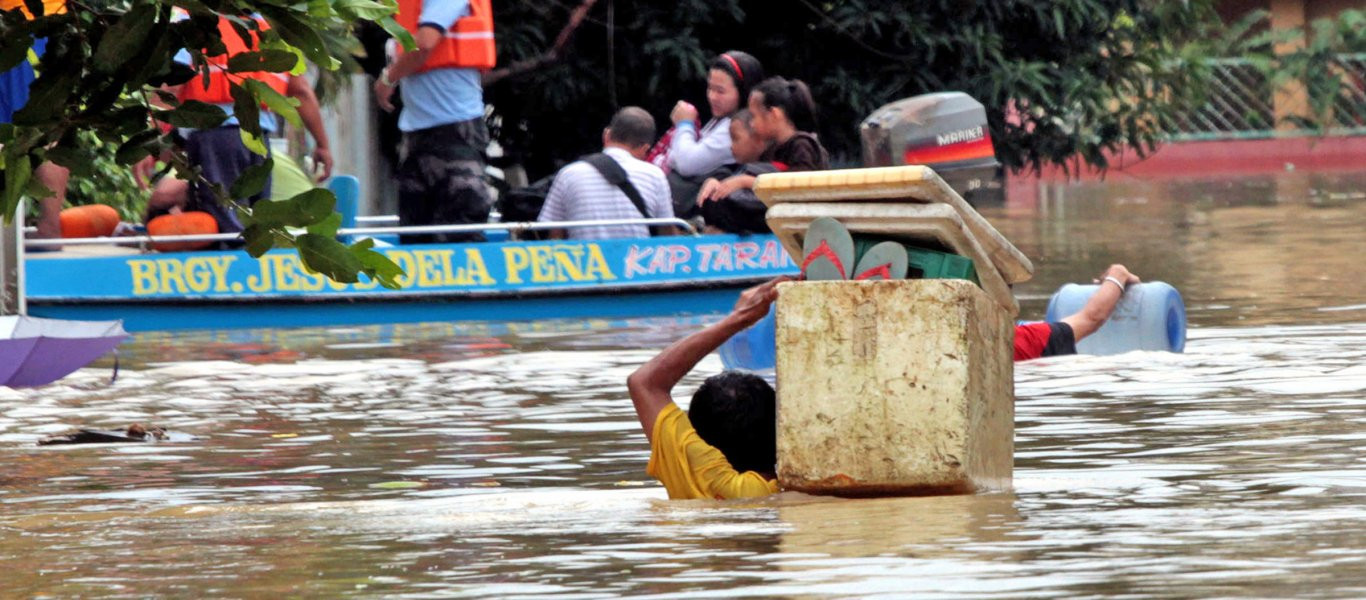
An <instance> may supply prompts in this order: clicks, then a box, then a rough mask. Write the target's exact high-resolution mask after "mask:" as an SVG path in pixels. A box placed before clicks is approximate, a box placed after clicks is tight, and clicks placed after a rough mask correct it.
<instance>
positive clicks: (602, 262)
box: [583, 244, 617, 281]
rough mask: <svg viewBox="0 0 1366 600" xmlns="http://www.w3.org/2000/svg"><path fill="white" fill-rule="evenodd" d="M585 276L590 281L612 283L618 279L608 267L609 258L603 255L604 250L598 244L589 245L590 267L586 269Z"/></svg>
mask: <svg viewBox="0 0 1366 600" xmlns="http://www.w3.org/2000/svg"><path fill="white" fill-rule="evenodd" d="M583 274H584V276H585V277H587V278H588V279H589V280H590V281H611V280H613V279H616V278H617V276H616V275H614V274H612V268H611V267H609V266H607V258H606V257H604V256H603V255H602V248H601V247H599V246H598V245H597V244H588V266H587V267H585V268H584V270H583Z"/></svg>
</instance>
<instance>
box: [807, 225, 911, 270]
mask: <svg viewBox="0 0 1366 600" xmlns="http://www.w3.org/2000/svg"><path fill="white" fill-rule="evenodd" d="M802 254H803V255H805V257H806V258H805V259H804V260H803V261H802V274H803V275H804V276H805V278H806V279H807V280H808V281H838V280H842V279H848V280H852V281H865V280H877V279H905V278H906V270H907V269H908V268H909V267H910V264H909V263H910V259H909V258H908V257H907V256H906V248H905V247H904V246H902V245H901V244H898V243H896V242H880V243H878V244H875V245H873V247H871V248H869V249H868V250H867V251H866V252H864V253H863V256H859V257H857V263H855V257H854V238H853V237H852V236H850V235H849V230H848V229H846V228H845V227H844V224H842V223H840V222H839V221H836V220H834V219H832V218H830V217H821V218H819V219H816V220H814V221H812V222H811V225H810V226H809V227H807V229H806V238H805V239H804V240H803V241H802ZM850 265H853V270H852V271H850V270H849V266H850Z"/></svg>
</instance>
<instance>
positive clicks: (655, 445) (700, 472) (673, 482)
mask: <svg viewBox="0 0 1366 600" xmlns="http://www.w3.org/2000/svg"><path fill="white" fill-rule="evenodd" d="M645 472H646V473H649V474H650V476H651V477H654V478H655V479H658V480H659V482H660V483H663V484H664V489H666V490H669V499H671V500H692V499H699V498H714V499H716V500H726V499H729V498H757V497H759V496H767V495H769V494H776V493H778V482H777V481H773V480H770V479H765V478H764V476H763V475H760V474H758V473H755V472H754V471H745V472H744V473H739V472H736V470H735V468H734V467H731V466H730V461H727V460H726V455H724V454H721V451H720V450H717V449H716V448H714V447H713V446H712V445H711V444H708V443H706V442H704V441H702V438H701V437H699V436H698V435H697V431H696V430H694V429H693V428H692V421H689V420H688V415H687V414H685V413H684V412H683V411H682V410H680V409H679V408H678V405H677V404H674V403H672V402H670V403H669V405H668V406H666V407H664V410H661V411H659V417H657V418H656V419H655V433H654V440H653V441H652V442H651V443H650V464H649V466H647V467H646V468H645Z"/></svg>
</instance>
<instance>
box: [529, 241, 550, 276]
mask: <svg viewBox="0 0 1366 600" xmlns="http://www.w3.org/2000/svg"><path fill="white" fill-rule="evenodd" d="M528 250H529V251H530V252H531V281H533V282H535V283H553V282H554V281H555V256H554V254H552V252H553V250H552V249H551V248H550V247H549V246H532V247H530V248H528Z"/></svg>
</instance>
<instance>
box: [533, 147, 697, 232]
mask: <svg viewBox="0 0 1366 600" xmlns="http://www.w3.org/2000/svg"><path fill="white" fill-rule="evenodd" d="M603 153H605V154H607V156H610V157H612V159H613V160H615V161H617V164H619V165H621V168H622V169H624V170H625V171H626V177H627V178H628V179H630V180H631V184H632V185H634V186H635V187H636V190H637V191H639V192H640V197H641V198H642V199H643V200H645V207H646V208H648V209H649V211H650V214H649V215H648V216H650V217H651V218H656V219H667V218H672V217H673V216H674V207H673V200H672V197H671V196H670V194H669V182H668V181H667V180H666V179H665V178H664V171H661V170H660V169H659V167H656V166H654V165H652V164H650V163H647V162H645V161H643V160H638V159H636V158H635V157H633V156H631V153H630V152H627V151H626V150H623V149H621V148H607V149H606V150H603ZM639 218H641V214H640V211H639V210H636V206H635V204H632V203H631V199H630V198H628V197H626V193H625V192H623V191H621V188H618V187H617V186H615V185H612V184H610V183H608V182H607V179H606V178H604V177H603V176H602V174H601V173H599V172H598V170H597V169H596V168H594V167H593V165H590V164H588V163H586V162H584V161H581V160H580V161H575V162H573V163H570V164H568V165H566V166H565V167H564V168H563V169H560V172H559V173H557V174H556V175H555V182H554V183H552V184H551V185H550V193H549V194H548V195H547V196H546V198H545V205H543V206H542V207H541V214H540V216H539V217H537V219H536V220H537V221H542V222H544V221H601V220H606V219H639ZM566 231H567V232H568V234H569V239H574V240H604V239H612V238H637V237H649V236H650V229H649V228H648V227H646V226H645V225H612V226H604V227H580V228H576V229H568V230H566Z"/></svg>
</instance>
